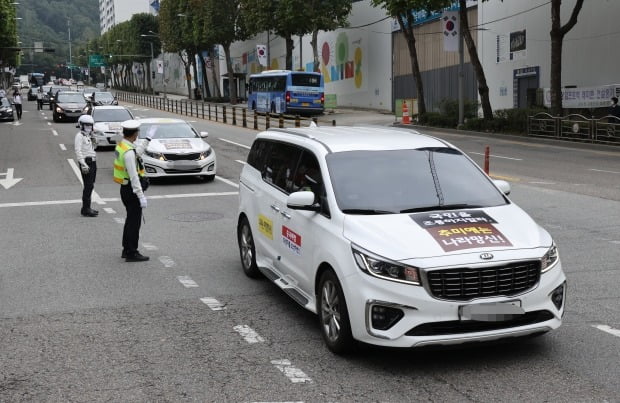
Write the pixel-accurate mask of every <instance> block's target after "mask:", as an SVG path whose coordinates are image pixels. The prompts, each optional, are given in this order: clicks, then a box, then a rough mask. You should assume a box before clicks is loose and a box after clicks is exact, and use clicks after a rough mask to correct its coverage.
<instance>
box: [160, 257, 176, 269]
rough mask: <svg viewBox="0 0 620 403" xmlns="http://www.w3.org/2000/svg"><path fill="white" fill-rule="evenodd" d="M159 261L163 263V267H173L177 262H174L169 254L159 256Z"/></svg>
mask: <svg viewBox="0 0 620 403" xmlns="http://www.w3.org/2000/svg"><path fill="white" fill-rule="evenodd" d="M159 261H160V262H161V264H163V265H164V267H165V268H170V267H174V266H176V265H177V264H176V263H174V260H172V258H171V257H170V256H160V257H159Z"/></svg>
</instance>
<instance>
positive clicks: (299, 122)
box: [295, 115, 301, 127]
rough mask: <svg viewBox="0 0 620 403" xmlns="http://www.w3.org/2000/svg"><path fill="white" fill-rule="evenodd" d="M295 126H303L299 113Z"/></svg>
mask: <svg viewBox="0 0 620 403" xmlns="http://www.w3.org/2000/svg"><path fill="white" fill-rule="evenodd" d="M295 127H301V119H299V115H295Z"/></svg>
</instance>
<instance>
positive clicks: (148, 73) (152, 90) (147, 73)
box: [145, 60, 155, 94]
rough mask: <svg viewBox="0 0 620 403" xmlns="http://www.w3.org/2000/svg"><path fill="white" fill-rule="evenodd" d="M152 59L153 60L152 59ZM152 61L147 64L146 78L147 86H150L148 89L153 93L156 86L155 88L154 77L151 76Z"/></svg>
mask: <svg viewBox="0 0 620 403" xmlns="http://www.w3.org/2000/svg"><path fill="white" fill-rule="evenodd" d="M151 61H152V60H151ZM151 61H148V62H147V63H145V64H146V79H147V84H146V85H147V86H148V90H149V92H150V93H151V94H154V93H155V91H154V88H153V79H152V78H151Z"/></svg>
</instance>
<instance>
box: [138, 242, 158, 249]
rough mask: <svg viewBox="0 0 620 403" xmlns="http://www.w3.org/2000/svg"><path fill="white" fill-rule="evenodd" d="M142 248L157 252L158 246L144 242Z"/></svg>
mask: <svg viewBox="0 0 620 403" xmlns="http://www.w3.org/2000/svg"><path fill="white" fill-rule="evenodd" d="M142 247H143V248H144V249H146V250H157V249H158V248H157V246H155V245H153V244H152V243H148V242H143V243H142Z"/></svg>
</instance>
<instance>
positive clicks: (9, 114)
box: [0, 98, 15, 122]
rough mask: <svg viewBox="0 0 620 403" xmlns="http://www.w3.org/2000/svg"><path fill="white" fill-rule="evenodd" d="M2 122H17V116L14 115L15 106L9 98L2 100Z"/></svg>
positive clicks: (0, 108)
mask: <svg viewBox="0 0 620 403" xmlns="http://www.w3.org/2000/svg"><path fill="white" fill-rule="evenodd" d="M0 120H8V121H11V122H12V121H13V120H15V115H14V113H13V105H11V102H10V101H9V99H8V98H0Z"/></svg>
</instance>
